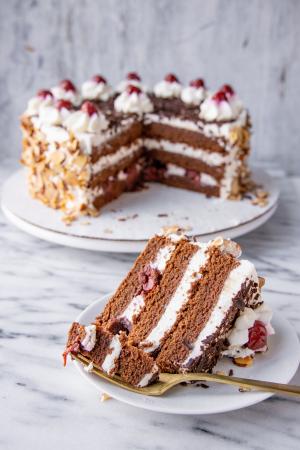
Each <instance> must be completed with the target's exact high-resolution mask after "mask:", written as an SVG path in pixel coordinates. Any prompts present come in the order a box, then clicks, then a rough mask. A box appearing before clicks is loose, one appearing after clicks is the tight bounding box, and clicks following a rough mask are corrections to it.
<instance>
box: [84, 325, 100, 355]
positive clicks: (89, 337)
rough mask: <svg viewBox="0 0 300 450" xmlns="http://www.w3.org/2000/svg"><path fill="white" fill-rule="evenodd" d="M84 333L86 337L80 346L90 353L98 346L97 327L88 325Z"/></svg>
mask: <svg viewBox="0 0 300 450" xmlns="http://www.w3.org/2000/svg"><path fill="white" fill-rule="evenodd" d="M84 331H85V336H84V338H83V339H82V341H81V342H80V345H81V346H82V348H83V349H84V350H85V351H87V352H90V351H92V350H93V348H94V347H95V344H96V325H88V326H87V327H84Z"/></svg>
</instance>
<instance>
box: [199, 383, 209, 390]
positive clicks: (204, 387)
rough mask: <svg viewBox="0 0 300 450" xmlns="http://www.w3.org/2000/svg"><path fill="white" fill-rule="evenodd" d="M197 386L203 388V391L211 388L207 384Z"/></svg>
mask: <svg viewBox="0 0 300 450" xmlns="http://www.w3.org/2000/svg"><path fill="white" fill-rule="evenodd" d="M197 386H200V387H202V388H203V389H208V388H209V386H208V384H205V383H200V384H198V385H197Z"/></svg>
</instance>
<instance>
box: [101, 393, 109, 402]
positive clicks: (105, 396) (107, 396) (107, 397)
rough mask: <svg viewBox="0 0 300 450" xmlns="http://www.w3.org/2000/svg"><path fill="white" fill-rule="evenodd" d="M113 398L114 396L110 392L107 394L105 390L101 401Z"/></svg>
mask: <svg viewBox="0 0 300 450" xmlns="http://www.w3.org/2000/svg"><path fill="white" fill-rule="evenodd" d="M111 398H112V397H111V396H110V395H108V394H106V393H105V392H104V393H103V394H101V397H100V402H101V403H103V402H106V400H110V399H111Z"/></svg>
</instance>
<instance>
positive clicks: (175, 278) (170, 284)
mask: <svg viewBox="0 0 300 450" xmlns="http://www.w3.org/2000/svg"><path fill="white" fill-rule="evenodd" d="M196 251H197V248H196V247H195V246H194V245H192V244H190V243H189V242H187V241H185V240H182V241H180V242H179V243H178V245H177V248H176V250H175V252H174V254H173V258H172V260H171V261H170V264H169V265H168V266H167V268H166V270H165V272H164V274H163V277H162V280H161V282H160V284H159V286H157V287H156V288H154V289H153V290H152V291H151V292H150V293H149V294H148V295H147V302H145V307H144V309H143V311H142V312H141V314H140V316H139V320H138V322H137V323H136V324H134V326H133V328H132V331H131V332H130V334H129V341H130V342H132V343H134V344H135V345H139V346H140V347H141V348H144V349H145V350H146V351H147V352H152V351H155V350H156V349H157V348H158V347H159V341H160V338H159V337H158V338H157V340H156V341H157V342H155V343H154V342H152V336H151V332H152V331H153V330H154V329H156V327H160V324H159V322H160V320H161V318H162V317H163V316H164V314H165V312H166V311H167V310H168V308H169V309H170V312H171V315H170V317H169V319H168V320H170V322H172V317H173V316H174V314H175V316H176V312H175V313H174V308H173V305H172V304H171V305H170V302H171V300H172V299H173V298H174V296H175V294H176V299H175V302H176V301H177V302H178V303H180V302H181V301H182V299H183V295H182V292H183V293H184V287H183V289H182V292H181V291H180V292H177V293H176V290H177V288H178V286H179V285H180V283H181V282H182V280H183V278H184V275H185V273H186V270H187V268H188V267H189V265H190V262H191V261H192V259H193V256H194V254H195V253H196ZM191 276H192V274H191ZM184 282H185V280H184V281H183V283H184ZM174 307H175V308H176V305H175V306H174ZM171 316H172V317H171ZM161 329H162V327H161ZM163 335H164V332H163Z"/></svg>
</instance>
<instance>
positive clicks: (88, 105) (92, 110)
mask: <svg viewBox="0 0 300 450" xmlns="http://www.w3.org/2000/svg"><path fill="white" fill-rule="evenodd" d="M81 111H83V112H85V113H87V114H88V115H89V116H90V117H91V116H92V115H93V114H98V110H97V108H96V106H95V105H94V104H93V103H92V102H88V101H86V102H84V103H83V104H82V105H81Z"/></svg>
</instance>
